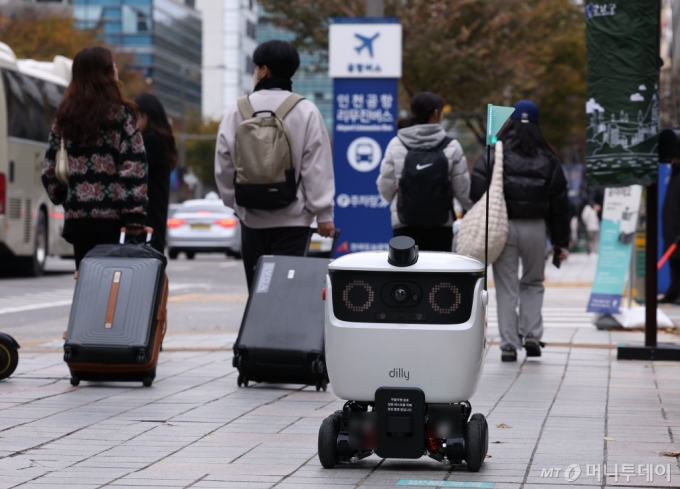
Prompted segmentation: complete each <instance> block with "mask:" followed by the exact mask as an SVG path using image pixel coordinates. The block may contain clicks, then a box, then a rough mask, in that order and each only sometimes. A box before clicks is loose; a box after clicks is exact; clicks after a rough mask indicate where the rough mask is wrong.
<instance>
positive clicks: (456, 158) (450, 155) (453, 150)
mask: <svg viewBox="0 0 680 489" xmlns="http://www.w3.org/2000/svg"><path fill="white" fill-rule="evenodd" d="M445 137H446V131H444V128H443V127H442V126H441V125H439V124H418V125H416V126H411V127H407V128H404V129H400V130H399V132H398V133H397V137H395V138H393V139H392V141H390V144H388V145H387V149H386V150H385V157H384V158H383V160H382V162H381V163H380V176H379V177H378V181H377V182H376V183H377V185H378V191H379V192H380V195H382V197H383V198H384V199H385V200H387V201H388V202H392V204H391V206H390V209H391V211H392V227H393V228H399V227H404V223H402V222H401V221H399V217H398V216H397V199H395V196H396V193H397V187H398V185H399V179H400V178H401V173H402V171H403V170H404V160H405V159H406V153H408V150H407V149H406V146H408V147H409V148H431V147H433V146H437V145H438V144H439V143H441V142H442V140H443V139H444V138H445ZM444 155H446V158H447V159H448V160H449V179H450V180H451V183H452V184H453V196H454V197H455V198H456V199H457V200H458V202H460V203H461V205H462V206H463V207H464V208H465V209H466V210H467V209H469V208H470V207H472V201H471V200H470V174H469V173H468V167H467V160H466V159H465V155H464V154H463V148H462V147H461V146H460V143H459V142H458V141H457V140H455V139H454V140H453V141H451V142H450V143H449V145H448V146H447V147H446V148H444ZM452 224H453V216H451V218H450V219H449V222H447V223H446V224H444V226H451V225H452Z"/></svg>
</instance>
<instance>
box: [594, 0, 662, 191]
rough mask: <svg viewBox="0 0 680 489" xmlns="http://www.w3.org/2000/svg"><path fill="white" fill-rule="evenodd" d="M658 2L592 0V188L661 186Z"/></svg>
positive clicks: (642, 0)
mask: <svg viewBox="0 0 680 489" xmlns="http://www.w3.org/2000/svg"><path fill="white" fill-rule="evenodd" d="M658 32H659V2H657V1H650V0H618V1H617V0H608V1H606V2H603V1H589V2H588V4H587V6H586V47H587V50H588V93H587V102H586V114H587V122H586V124H587V126H586V155H587V156H586V161H587V165H588V166H587V178H588V183H589V184H590V185H598V186H622V185H632V184H641V185H648V184H650V183H653V182H656V178H657V165H658V150H657V139H658V138H657V136H658V133H659V46H658Z"/></svg>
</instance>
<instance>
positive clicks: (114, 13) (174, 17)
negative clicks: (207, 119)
mask: <svg viewBox="0 0 680 489" xmlns="http://www.w3.org/2000/svg"><path fill="white" fill-rule="evenodd" d="M69 3H71V4H72V6H73V16H74V17H75V19H76V24H77V26H78V27H80V28H82V29H91V28H99V29H101V30H102V37H103V40H104V42H106V44H108V45H110V46H113V47H114V48H116V49H119V50H121V51H128V52H130V53H131V54H132V55H133V56H134V60H135V64H134V66H133V68H135V69H138V70H140V71H141V72H142V73H143V74H144V77H145V79H146V82H147V83H148V84H149V85H150V87H151V91H152V93H154V94H155V95H156V96H157V97H158V98H159V99H160V100H161V102H162V103H163V105H164V106H165V109H166V110H167V112H168V114H170V115H171V116H172V117H176V118H182V116H183V115H184V114H186V112H187V111H189V110H195V111H199V110H200V108H201V93H202V87H201V79H202V76H201V75H202V70H201V57H202V22H201V14H200V12H198V11H197V10H196V8H195V6H194V0H72V1H71V2H69Z"/></svg>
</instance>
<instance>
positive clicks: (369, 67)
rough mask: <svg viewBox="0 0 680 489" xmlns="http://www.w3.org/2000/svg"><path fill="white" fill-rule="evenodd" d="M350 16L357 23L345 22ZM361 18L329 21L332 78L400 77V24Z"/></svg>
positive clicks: (330, 70)
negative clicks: (364, 21) (365, 20)
mask: <svg viewBox="0 0 680 489" xmlns="http://www.w3.org/2000/svg"><path fill="white" fill-rule="evenodd" d="M349 20H351V21H353V22H354V23H351V24H349V23H345V22H347V21H349ZM360 20H361V19H356V18H354V19H335V23H333V24H331V25H330V29H329V50H328V62H329V72H330V76H331V78H350V77H351V78H401V42H402V32H401V24H396V23H394V22H392V21H391V20H390V21H389V23H357V22H358V21H360ZM372 22H374V19H372Z"/></svg>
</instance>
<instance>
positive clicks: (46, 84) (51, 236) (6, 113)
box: [0, 42, 73, 276]
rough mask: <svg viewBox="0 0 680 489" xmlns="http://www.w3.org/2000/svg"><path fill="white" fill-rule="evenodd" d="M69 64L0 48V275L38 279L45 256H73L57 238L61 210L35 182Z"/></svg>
mask: <svg viewBox="0 0 680 489" xmlns="http://www.w3.org/2000/svg"><path fill="white" fill-rule="evenodd" d="M72 64H73V62H72V61H71V60H70V59H68V58H65V57H63V56H56V57H55V58H54V61H53V62H40V61H34V60H21V59H17V58H16V56H15V55H14V52H13V51H12V49H11V48H10V47H9V46H7V45H6V44H3V43H1V42H0V269H5V268H7V267H10V266H11V267H12V268H16V267H17V266H18V267H20V269H21V271H22V273H23V274H25V275H29V276H40V275H42V273H43V271H44V269H45V261H46V259H47V256H49V255H54V256H73V248H72V246H71V245H70V244H69V243H67V242H66V241H65V240H64V239H63V238H62V237H61V231H62V229H63V226H64V209H63V208H62V207H61V206H55V205H53V204H52V203H51V202H50V200H49V199H48V197H47V193H46V192H45V189H44V188H43V186H42V182H41V180H40V176H41V173H42V170H43V166H44V161H45V150H46V149H47V140H48V137H49V131H50V127H51V125H52V120H53V118H54V113H55V112H56V110H57V106H58V105H59V102H61V99H62V97H63V94H64V90H65V89H66V87H67V86H68V84H69V82H70V80H71V66H72Z"/></svg>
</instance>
